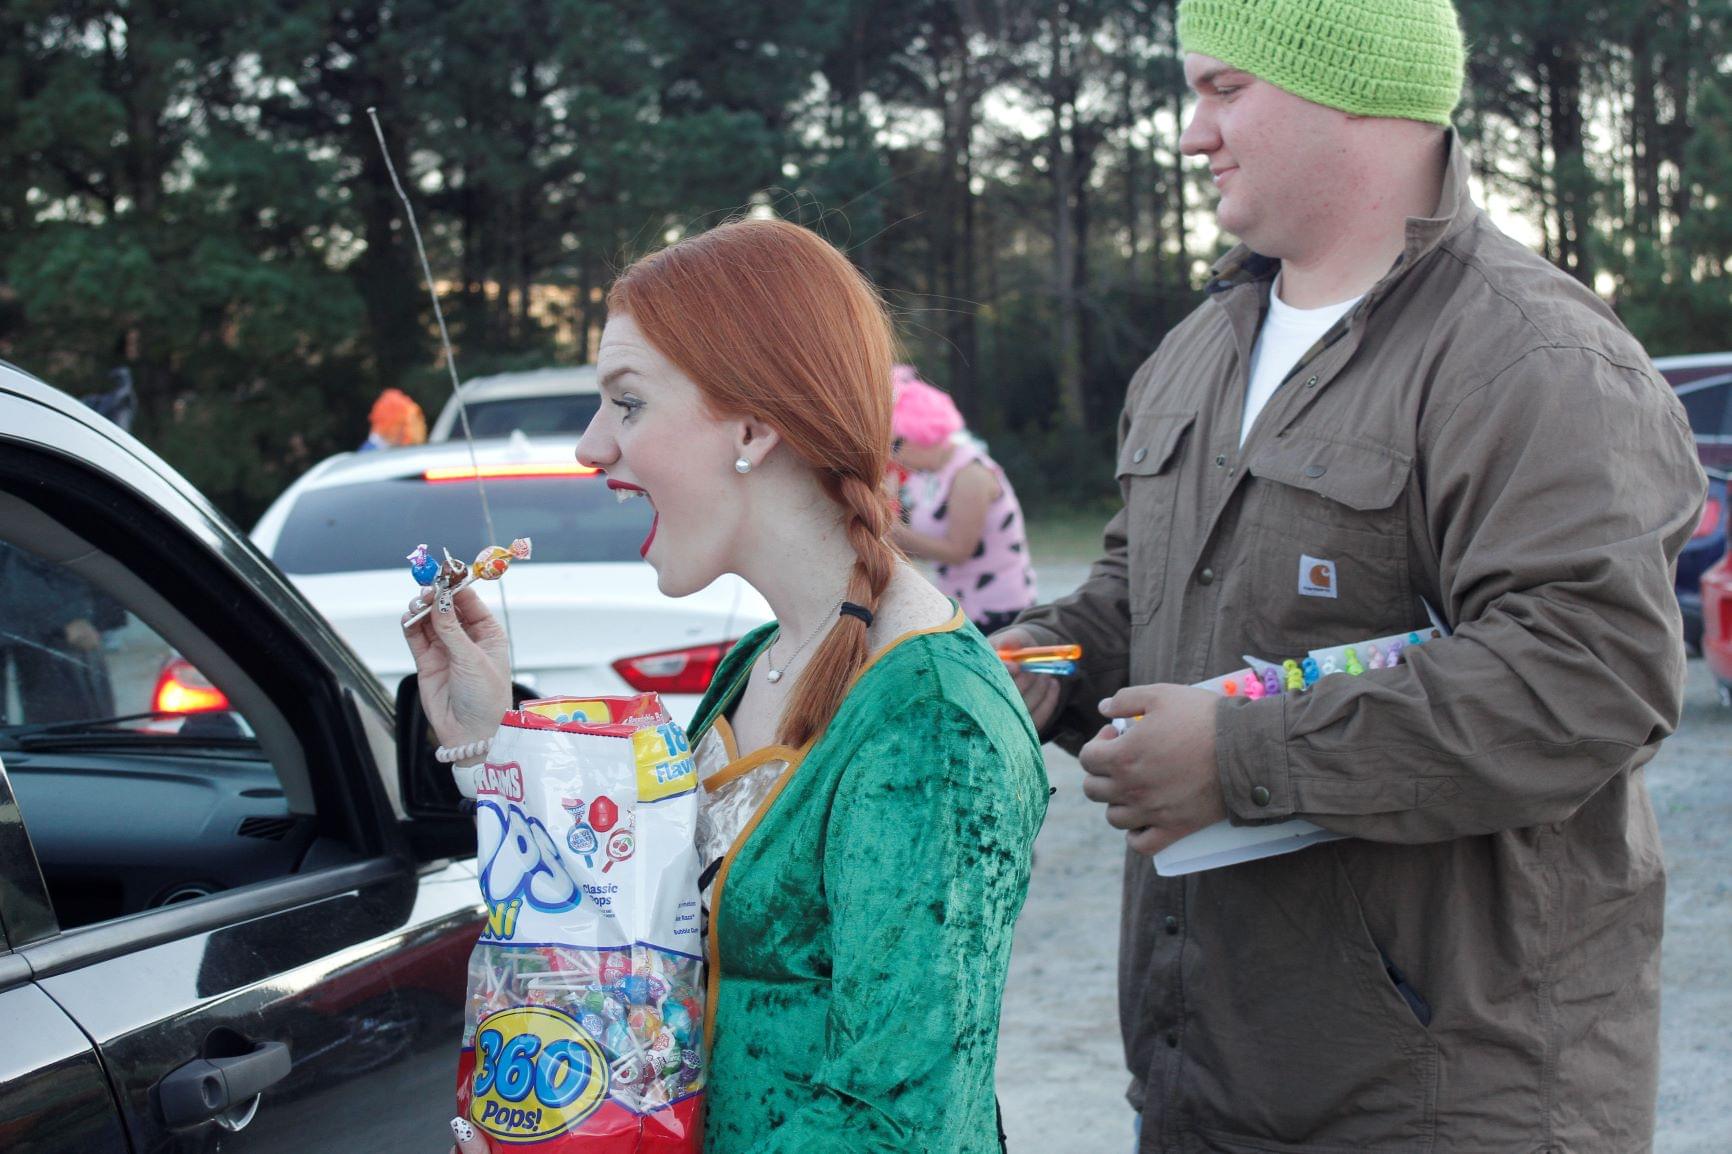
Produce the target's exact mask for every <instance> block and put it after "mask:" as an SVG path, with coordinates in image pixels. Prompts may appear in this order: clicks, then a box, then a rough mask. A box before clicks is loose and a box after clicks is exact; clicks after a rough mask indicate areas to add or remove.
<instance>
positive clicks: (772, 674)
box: [764, 669, 782, 685]
mask: <svg viewBox="0 0 1732 1154" xmlns="http://www.w3.org/2000/svg"><path fill="white" fill-rule="evenodd" d="M764 677H765V678H766V679H767V680H768V681H769V683H770V684H771V685H774V684H776V682H778V681H780V680H782V671H781V670H780V669H772V670H770V671H769V672H768V673H765V674H764Z"/></svg>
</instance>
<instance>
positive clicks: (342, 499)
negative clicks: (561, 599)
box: [271, 476, 654, 575]
mask: <svg viewBox="0 0 1732 1154" xmlns="http://www.w3.org/2000/svg"><path fill="white" fill-rule="evenodd" d="M486 486H487V505H488V508H489V509H490V510H491V511H492V514H493V525H494V527H495V529H496V530H497V532H498V534H499V536H500V538H501V540H500V542H498V543H503V542H504V541H506V540H510V539H512V538H516V537H529V538H531V539H533V541H534V543H535V560H536V561H552V562H580V561H638V560H640V557H639V554H638V547H639V546H640V545H642V544H643V540H644V537H645V536H646V535H647V534H648V533H649V529H650V523H651V520H652V519H653V517H654V513H653V511H652V510H651V509H650V507H649V503H648V502H647V501H642V500H632V501H626V502H624V503H621V502H620V501H618V500H617V499H616V498H615V496H614V494H613V493H612V492H611V491H610V490H609V489H608V488H607V485H606V483H605V482H604V481H603V479H602V478H601V477H600V476H592V477H574V476H561V477H495V478H490V479H488V480H487V482H486ZM484 524H485V522H484V521H483V518H482V511H481V492H480V487H479V486H478V485H477V483H476V482H475V481H474V480H473V479H465V480H458V481H449V480H441V481H429V480H426V479H424V478H423V477H421V476H414V477H403V478H396V479H392V480H387V481H368V482H361V483H357V484H353V485H333V486H330V487H328V488H323V489H309V490H307V491H306V492H304V493H302V494H301V495H300V497H299V498H298V499H297V500H296V501H295V503H294V506H293V507H292V508H291V509H290V510H289V513H288V516H287V518H286V519H285V520H284V523H283V529H282V533H281V535H280V536H278V538H277V543H276V546H275V547H274V549H273V550H272V554H271V559H272V560H273V561H275V562H276V563H277V565H278V566H280V567H281V568H282V569H283V571H284V572H287V573H295V574H301V575H311V574H318V573H348V572H355V571H359V570H365V569H396V568H400V567H403V565H404V563H405V562H404V558H405V556H406V555H407V554H408V552H409V550H411V549H413V548H414V547H415V546H416V545H417V544H419V543H422V542H426V543H429V544H432V545H434V546H436V547H444V548H447V549H450V550H451V553H452V555H453V556H455V557H459V558H461V559H463V560H468V559H470V558H472V557H473V556H474V555H475V554H476V553H478V552H480V551H481V549H482V548H483V547H485V546H486V545H488V544H494V543H495V542H488V541H484V540H483V537H484V536H485V529H484V528H483V525H484Z"/></svg>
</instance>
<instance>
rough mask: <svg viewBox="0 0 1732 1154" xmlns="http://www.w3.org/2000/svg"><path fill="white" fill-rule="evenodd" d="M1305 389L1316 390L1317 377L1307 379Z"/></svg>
mask: <svg viewBox="0 0 1732 1154" xmlns="http://www.w3.org/2000/svg"><path fill="white" fill-rule="evenodd" d="M1305 387H1306V388H1308V389H1315V388H1316V387H1317V378H1316V377H1307V378H1306V379H1305Z"/></svg>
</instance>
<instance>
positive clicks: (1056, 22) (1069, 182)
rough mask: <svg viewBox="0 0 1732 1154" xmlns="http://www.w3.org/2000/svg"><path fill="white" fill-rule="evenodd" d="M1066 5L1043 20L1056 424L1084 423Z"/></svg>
mask: <svg viewBox="0 0 1732 1154" xmlns="http://www.w3.org/2000/svg"><path fill="white" fill-rule="evenodd" d="M1068 7H1069V6H1068V5H1060V10H1059V12H1058V13H1055V15H1054V18H1053V19H1052V20H1051V21H1050V22H1049V25H1048V27H1049V29H1050V32H1051V35H1052V45H1051V59H1050V61H1049V68H1050V72H1049V74H1048V77H1047V91H1048V111H1049V112H1050V114H1051V116H1052V130H1051V132H1050V133H1049V134H1048V137H1047V153H1048V160H1047V164H1048V167H1049V168H1050V169H1051V173H1050V176H1051V180H1052V201H1053V203H1052V214H1053V246H1052V256H1053V270H1052V277H1053V287H1054V289H1055V290H1056V292H1055V295H1056V298H1057V303H1058V349H1057V353H1058V355H1057V357H1056V358H1055V360H1056V363H1057V368H1058V423H1059V425H1060V426H1061V427H1064V428H1070V429H1081V428H1086V427H1087V424H1086V422H1087V415H1086V413H1085V411H1084V408H1083V387H1082V326H1081V317H1080V315H1079V307H1078V301H1077V295H1076V283H1075V279H1074V278H1075V270H1076V261H1077V255H1076V246H1077V237H1076V232H1075V229H1076V219H1075V217H1074V216H1073V215H1072V213H1071V206H1070V195H1071V189H1072V187H1073V186H1074V183H1075V181H1074V166H1073V164H1072V159H1073V158H1072V157H1071V155H1070V148H1069V140H1068V136H1069V133H1070V131H1071V127H1072V124H1073V123H1074V120H1075V116H1076V112H1075V108H1074V106H1073V105H1072V103H1071V98H1070V95H1069V93H1068V91H1067V89H1068V86H1069V83H1070V61H1069V54H1068V53H1067V52H1066V51H1065V49H1066V44H1065V33H1066V29H1067V27H1068V20H1067V19H1066V17H1067V16H1068Z"/></svg>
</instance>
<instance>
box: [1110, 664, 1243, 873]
mask: <svg viewBox="0 0 1732 1154" xmlns="http://www.w3.org/2000/svg"><path fill="white" fill-rule="evenodd" d="M1220 701H1221V699H1220V697H1219V696H1217V695H1216V694H1213V693H1210V692H1209V691H1208V690H1206V689H1192V688H1190V687H1189V686H1184V685H1132V686H1128V687H1127V688H1125V689H1121V690H1119V692H1118V693H1116V694H1114V695H1113V696H1112V697H1111V698H1109V699H1107V700H1106V701H1103V702H1101V715H1102V716H1104V717H1107V718H1114V717H1124V718H1138V720H1136V721H1135V722H1134V723H1133V724H1132V725H1131V727H1130V729H1128V730H1126V731H1125V732H1124V733H1122V734H1121V733H1119V732H1117V731H1116V730H1115V729H1114V728H1113V727H1112V726H1111V725H1108V726H1106V728H1104V729H1102V730H1101V731H1100V733H1099V734H1098V735H1097V736H1096V737H1095V739H1094V740H1093V741H1091V742H1089V743H1088V744H1087V745H1085V746H1083V747H1082V752H1081V753H1080V754H1079V755H1078V758H1079V760H1081V762H1082V767H1083V770H1084V772H1085V773H1086V774H1087V776H1085V777H1084V778H1083V795H1084V796H1085V797H1087V798H1088V799H1089V800H1090V801H1098V802H1101V803H1103V804H1105V805H1106V807H1107V824H1108V825H1111V826H1113V827H1115V828H1117V829H1122V830H1124V831H1126V833H1125V840H1126V842H1127V843H1128V844H1129V845H1130V847H1131V848H1132V849H1134V850H1136V851H1137V852H1138V853H1141V854H1151V855H1152V854H1156V853H1159V852H1160V851H1161V850H1163V849H1165V848H1167V847H1168V846H1169V845H1171V844H1173V843H1174V842H1175V841H1178V840H1179V839H1180V838H1182V837H1184V836H1185V835H1186V834H1188V833H1193V832H1195V831H1197V830H1199V829H1202V828H1203V827H1204V826H1206V825H1213V824H1214V823H1215V822H1218V821H1220V820H1221V819H1222V818H1224V817H1226V816H1227V807H1226V803H1225V801H1224V800H1223V799H1222V797H1221V783H1220V780H1219V779H1218V778H1217V777H1216V776H1215V709H1216V707H1217V706H1218V705H1219V704H1220ZM1139 714H1140V715H1141V716H1140V717H1138V715H1139Z"/></svg>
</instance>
